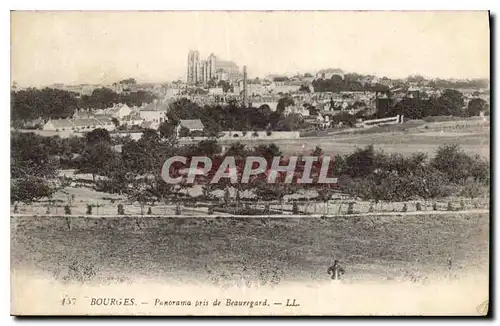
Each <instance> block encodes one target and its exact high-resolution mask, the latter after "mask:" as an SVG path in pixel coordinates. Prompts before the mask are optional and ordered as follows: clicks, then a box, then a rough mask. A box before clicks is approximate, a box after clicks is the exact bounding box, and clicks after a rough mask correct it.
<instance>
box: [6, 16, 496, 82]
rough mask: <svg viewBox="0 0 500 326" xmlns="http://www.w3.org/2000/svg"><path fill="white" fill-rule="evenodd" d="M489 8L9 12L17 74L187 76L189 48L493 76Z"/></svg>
mask: <svg viewBox="0 0 500 326" xmlns="http://www.w3.org/2000/svg"><path fill="white" fill-rule="evenodd" d="M489 40H490V36H489V22H488V13H487V12H486V11H461V12H460V11H446V12H445V11H440V12H438V11H434V12H432V11H429V12H425V11H422V12H398V11H391V12H366V11H364V12H361V11H358V12H354V11H352V12H340V11H337V12H335V11H330V12H327V11H308V12H304V11H303V12H292V11H290V12H284V11H283V12H256V11H254V12H209V11H206V12H203V11H197V12H195V11H191V12H132V11H121V12H112V11H108V12H104V11H102V12H98V11H94V12H82V11H80V12H77V11H74V12H72V11H69V12H50V11H46V12H21V11H16V12H12V13H11V81H15V82H16V83H18V85H20V86H41V85H50V84H52V83H65V84H80V83H93V84H111V83H113V82H115V81H118V80H121V79H125V78H129V77H131V78H135V79H136V80H137V81H138V82H167V81H172V80H176V79H178V78H180V79H181V80H185V79H186V71H187V55H188V51H189V50H198V51H199V52H200V56H201V57H203V58H205V57H207V56H208V55H209V54H210V53H214V54H215V55H216V56H217V57H218V58H220V59H222V60H233V61H235V62H236V63H237V64H238V65H239V66H240V67H242V66H243V65H246V66H247V70H248V75H249V77H251V78H254V77H264V76H266V75H268V74H295V73H297V72H299V73H305V72H311V73H315V72H316V71H317V70H319V69H323V68H340V69H342V70H343V71H344V72H357V73H364V74H374V75H377V76H380V77H382V76H387V77H391V78H403V77H406V76H408V75H415V74H419V75H422V76H426V77H429V78H488V77H489V74H490V63H489V62H490V48H489V46H490V45H489Z"/></svg>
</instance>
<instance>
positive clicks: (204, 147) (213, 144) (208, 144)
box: [198, 139, 222, 157]
mask: <svg viewBox="0 0 500 326" xmlns="http://www.w3.org/2000/svg"><path fill="white" fill-rule="evenodd" d="M198 150H199V153H200V154H204V155H206V156H208V157H212V156H214V155H215V154H220V153H221V152H222V147H221V146H220V145H219V143H218V142H217V141H216V140H212V139H208V140H202V141H200V142H199V143H198Z"/></svg>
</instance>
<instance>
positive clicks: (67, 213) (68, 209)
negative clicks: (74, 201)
mask: <svg viewBox="0 0 500 326" xmlns="http://www.w3.org/2000/svg"><path fill="white" fill-rule="evenodd" d="M64 214H66V215H71V207H69V205H66V206H64Z"/></svg>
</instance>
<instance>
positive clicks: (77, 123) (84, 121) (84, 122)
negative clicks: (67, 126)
mask: <svg viewBox="0 0 500 326" xmlns="http://www.w3.org/2000/svg"><path fill="white" fill-rule="evenodd" d="M71 123H72V124H73V126H74V130H75V131H86V130H94V129H96V128H101V125H100V124H99V122H98V121H97V120H96V119H94V118H79V119H73V120H72V121H71Z"/></svg>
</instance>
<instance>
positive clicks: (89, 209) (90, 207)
mask: <svg viewBox="0 0 500 326" xmlns="http://www.w3.org/2000/svg"><path fill="white" fill-rule="evenodd" d="M91 214H92V205H90V204H87V215H91Z"/></svg>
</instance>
